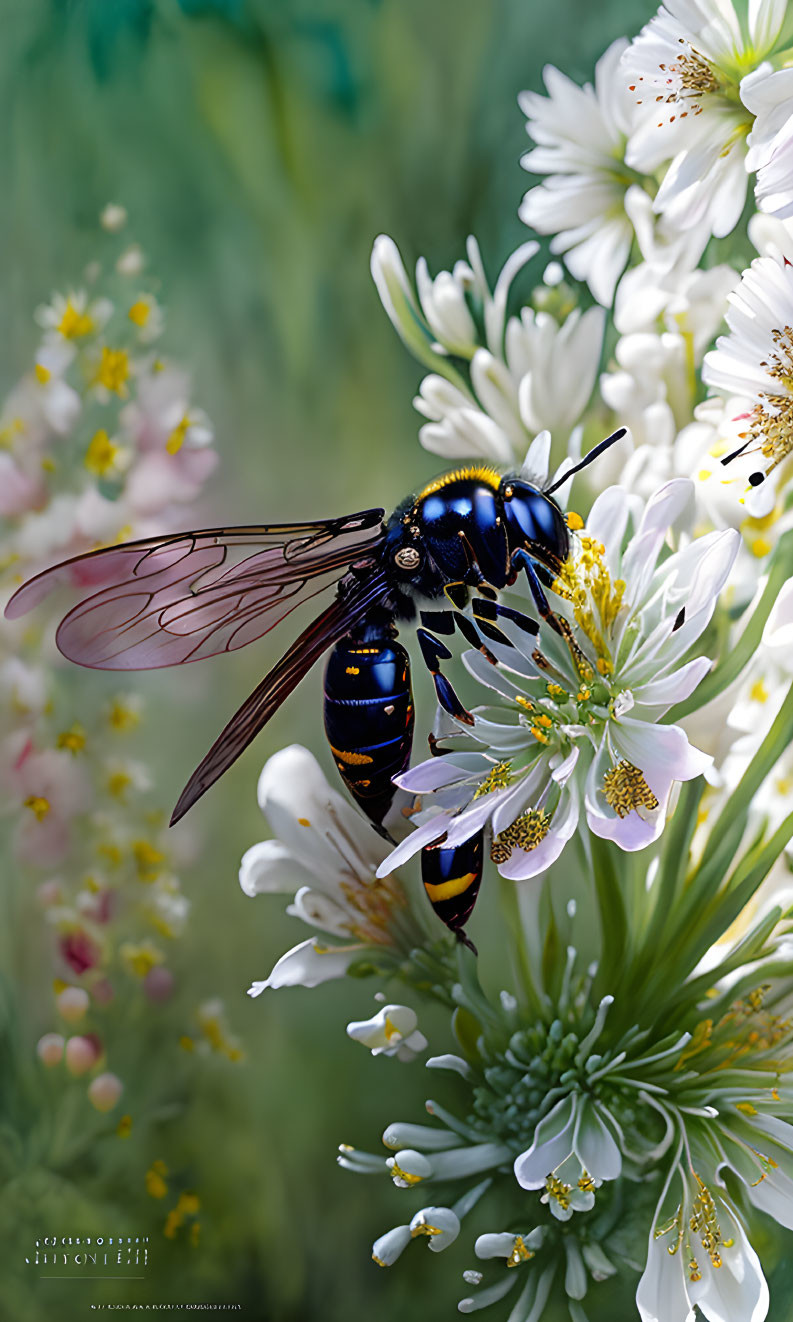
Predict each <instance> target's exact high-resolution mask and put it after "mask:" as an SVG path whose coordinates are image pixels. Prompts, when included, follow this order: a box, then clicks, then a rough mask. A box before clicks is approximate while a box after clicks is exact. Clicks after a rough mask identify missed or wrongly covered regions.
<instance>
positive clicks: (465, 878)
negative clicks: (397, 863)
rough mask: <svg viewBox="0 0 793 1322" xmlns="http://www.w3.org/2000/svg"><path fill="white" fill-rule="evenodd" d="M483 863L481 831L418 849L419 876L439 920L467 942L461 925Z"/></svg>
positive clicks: (476, 890)
mask: <svg viewBox="0 0 793 1322" xmlns="http://www.w3.org/2000/svg"><path fill="white" fill-rule="evenodd" d="M483 865H484V836H483V833H482V832H481V831H479V832H478V833H477V834H476V835H473V836H471V838H470V840H466V841H464V842H463V844H461V845H456V846H452V847H450V848H446V847H445V846H444V845H443V844H439V845H426V846H425V847H424V849H422V851H421V880H422V881H423V882H424V889H425V891H426V892H427V898H428V900H429V902H430V904H431V905H432V907H433V909H434V910H435V913H436V914H437V915H438V917H439V918H440V920H441V922H442V923H445V924H446V926H447V927H448V928H449V931H450V932H454V934H455V936H456V937H457V939H458V941H464V942H465V944H466V945H467V946H471V942H470V941H469V939H468V937H467V936H466V935H465V933H464V932H463V928H464V927H465V924H466V923H467V922H468V919H469V918H470V917H471V913H472V910H473V907H474V905H475V904H476V897H477V895H478V894H479V886H480V883H481V881H482V868H483ZM472 949H473V947H472Z"/></svg>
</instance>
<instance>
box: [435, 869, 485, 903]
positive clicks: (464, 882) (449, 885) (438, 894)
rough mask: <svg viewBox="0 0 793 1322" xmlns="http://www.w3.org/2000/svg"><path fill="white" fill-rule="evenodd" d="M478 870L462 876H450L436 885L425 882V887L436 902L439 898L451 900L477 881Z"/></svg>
mask: <svg viewBox="0 0 793 1322" xmlns="http://www.w3.org/2000/svg"><path fill="white" fill-rule="evenodd" d="M477 875H478V874H477V873H476V872H466V873H464V875H463V876H462V877H450V878H449V880H448V881H439V882H437V883H436V884H435V885H433V884H432V882H427V881H425V882H424V889H425V891H426V892H427V894H428V896H429V898H430V900H431V901H432V903H433V904H435V903H436V902H437V901H438V900H451V899H453V898H454V896H455V895H462V894H463V891H467V890H468V887H469V886H470V885H471V884H472V883H473V882H475V881H476V879H477Z"/></svg>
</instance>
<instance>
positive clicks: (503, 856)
mask: <svg viewBox="0 0 793 1322" xmlns="http://www.w3.org/2000/svg"><path fill="white" fill-rule="evenodd" d="M550 828H551V819H550V817H549V816H548V815H547V814H546V812H545V810H544V809H543V808H536V809H535V808H532V809H531V810H530V811H529V812H526V813H523V815H522V816H521V817H518V819H517V821H514V822H513V823H512V825H511V826H508V827H507V828H506V830H504V831H500V832H499V834H498V835H497V836H495V837H494V839H493V843H492V844H491V846H490V857H491V859H492V860H493V862H494V863H506V862H507V860H508V859H509V858H511V857H512V851H513V850H514V849H521V850H523V852H524V853H525V854H530V853H531V851H532V850H533V849H536V848H537V846H538V845H539V844H540V843H541V842H542V841H543V840H544V839H545V837H546V835H547V834H548V832H549V830H550Z"/></svg>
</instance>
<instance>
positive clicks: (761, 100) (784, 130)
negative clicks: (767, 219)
mask: <svg viewBox="0 0 793 1322" xmlns="http://www.w3.org/2000/svg"><path fill="white" fill-rule="evenodd" d="M741 100H742V101H743V103H744V105H745V106H746V107H747V109H748V110H750V111H751V112H752V114H753V115H754V116H755V121H754V124H753V125H752V131H751V133H750V134H749V137H748V139H747V143H748V147H749V153H748V155H747V157H746V168H747V170H751V171H753V172H756V174H757V182H756V184H755V198H756V201H757V205H758V207H759V208H760V210H761V211H763V212H766V213H767V214H768V215H771V216H777V217H778V218H779V219H780V220H789V219H790V218H791V217H793V192H792V191H791V180H793V69H776V70H774V69H772V68H771V66H770V65H763V66H761V68H759V69H756V70H755V72H754V73H752V74H749V76H748V77H747V78H744V80H743V82H742V83H741Z"/></svg>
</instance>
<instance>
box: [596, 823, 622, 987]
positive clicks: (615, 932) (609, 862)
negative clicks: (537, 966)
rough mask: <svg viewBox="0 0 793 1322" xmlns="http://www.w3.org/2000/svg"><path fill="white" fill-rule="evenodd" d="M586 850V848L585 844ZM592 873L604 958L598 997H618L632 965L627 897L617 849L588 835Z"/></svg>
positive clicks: (601, 960)
mask: <svg viewBox="0 0 793 1322" xmlns="http://www.w3.org/2000/svg"><path fill="white" fill-rule="evenodd" d="M585 848H587V845H586V844H585ZM588 851H589V856H590V866H591V873H590V875H591V876H592V878H593V880H594V883H595V892H596V895H597V902H598V913H599V918H600V941H601V957H600V967H599V969H598V974H597V977H596V979H595V984H594V993H595V995H596V996H598V995H601V994H603V993H604V992H610V993H611V994H612V995H613V996H618V994H619V992H620V990H621V987H622V982H623V977H622V974H623V970H624V969H625V968H626V967H628V966H629V964H630V960H629V958H628V949H629V945H630V931H629V926H628V918H627V914H626V910H625V897H624V895H623V890H622V886H621V884H620V872H619V869H618V867H617V858H616V854H615V848H614V846H613V845H611V844H610V843H609V842H608V841H607V840H601V839H600V837H599V836H596V835H591V834H589V835H588Z"/></svg>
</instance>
